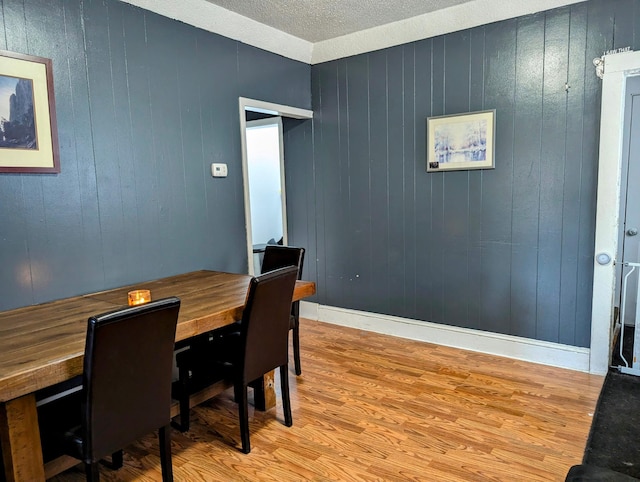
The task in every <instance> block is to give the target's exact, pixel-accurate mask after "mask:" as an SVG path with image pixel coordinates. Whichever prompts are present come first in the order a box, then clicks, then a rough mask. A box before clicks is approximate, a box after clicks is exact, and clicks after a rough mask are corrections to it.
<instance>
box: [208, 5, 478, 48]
mask: <svg viewBox="0 0 640 482" xmlns="http://www.w3.org/2000/svg"><path fill="white" fill-rule="evenodd" d="M207 1H209V2H211V3H213V4H215V5H218V6H220V7H222V8H226V9H227V10H231V11H232V12H235V13H239V14H240V15H243V16H245V17H249V18H251V19H253V20H256V21H258V22H260V23H263V24H265V25H269V26H270V27H273V28H277V29H278V30H282V31H283V32H287V33H288V34H291V35H293V36H294V37H298V38H301V39H303V40H307V41H309V42H312V43H316V42H321V41H323V40H328V39H331V38H335V37H341V36H342V35H347V34H350V33H354V32H358V31H360V30H367V29H370V28H372V27H378V26H380V25H385V24H388V23H391V22H397V21H399V20H405V19H407V18H411V17H417V16H418V15H423V14H425V13H429V12H433V11H435V10H442V9H444V8H448V7H452V6H454V5H458V4H460V3H466V2H469V1H472V0H400V1H398V0H395V1H393V0H279V1H278V0H207Z"/></svg>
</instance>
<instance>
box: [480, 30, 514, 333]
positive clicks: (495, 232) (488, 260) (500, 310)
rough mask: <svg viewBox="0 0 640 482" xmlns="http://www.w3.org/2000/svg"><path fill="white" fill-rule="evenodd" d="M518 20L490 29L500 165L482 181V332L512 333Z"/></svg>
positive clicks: (490, 94) (488, 92) (490, 99)
mask: <svg viewBox="0 0 640 482" xmlns="http://www.w3.org/2000/svg"><path fill="white" fill-rule="evenodd" d="M516 27H517V20H509V21H506V22H500V23H498V24H492V25H489V26H487V27H486V31H485V35H486V37H485V48H486V57H485V58H486V64H485V65H486V84H485V107H494V108H495V109H496V144H495V164H496V168H495V169H494V170H492V171H484V172H483V176H482V182H483V185H482V188H483V192H484V193H485V194H484V195H483V199H482V247H481V248H482V251H481V253H482V254H481V256H482V281H481V290H482V307H481V318H482V319H483V320H484V321H483V324H482V325H481V327H482V328H483V329H487V330H489V331H496V332H505V331H507V330H508V325H509V319H510V316H511V300H512V295H511V248H510V245H511V234H512V223H511V212H512V206H513V142H514V139H513V135H514V132H513V121H514V113H513V109H514V94H515V59H516V38H517V37H516Z"/></svg>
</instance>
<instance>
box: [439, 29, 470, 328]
mask: <svg viewBox="0 0 640 482" xmlns="http://www.w3.org/2000/svg"><path fill="white" fill-rule="evenodd" d="M444 41H445V73H444V78H445V82H446V83H445V92H444V99H445V113H447V114H457V113H460V112H469V92H470V68H471V59H470V44H469V42H470V35H469V32H468V31H463V32H457V33H454V34H450V35H446V36H445V38H444ZM470 176H471V171H452V172H447V173H444V175H443V182H444V193H443V203H444V204H443V213H444V233H443V241H442V243H443V247H444V256H443V260H444V266H445V270H446V272H447V276H445V277H444V278H443V280H442V283H443V285H444V321H445V322H446V323H447V324H451V325H456V326H467V324H468V319H469V313H468V304H467V293H469V292H470V290H471V286H470V285H469V271H468V266H469V242H468V240H469V192H470V191H469V178H470Z"/></svg>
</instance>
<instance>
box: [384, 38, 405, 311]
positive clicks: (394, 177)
mask: <svg viewBox="0 0 640 482" xmlns="http://www.w3.org/2000/svg"><path fill="white" fill-rule="evenodd" d="M387 69H388V73H389V75H388V79H387V82H388V84H387V89H388V90H387V92H388V96H389V97H388V104H387V105H388V117H387V119H388V123H389V124H388V125H389V127H388V142H389V144H388V146H387V148H388V153H389V171H388V175H389V178H388V183H389V232H388V234H387V236H388V240H389V248H388V251H387V253H386V255H387V260H388V263H389V277H388V278H387V283H388V287H387V289H388V293H389V303H390V309H391V312H392V313H402V312H403V310H404V304H405V299H406V298H405V297H406V286H405V282H406V278H405V276H406V272H405V265H404V263H405V246H404V242H405V240H404V225H405V213H404V125H403V123H404V95H405V92H404V51H403V48H402V47H394V48H392V49H389V50H388V51H387Z"/></svg>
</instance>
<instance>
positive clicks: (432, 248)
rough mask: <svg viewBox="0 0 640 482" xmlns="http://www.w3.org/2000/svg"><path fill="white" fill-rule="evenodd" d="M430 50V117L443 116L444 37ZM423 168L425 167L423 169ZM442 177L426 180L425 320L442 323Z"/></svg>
mask: <svg viewBox="0 0 640 482" xmlns="http://www.w3.org/2000/svg"><path fill="white" fill-rule="evenodd" d="M431 45H432V50H431V116H439V115H444V114H445V106H444V90H445V79H444V37H436V38H434V39H433V41H432V44H431ZM425 168H426V166H425ZM444 175H445V174H444V173H442V172H437V173H433V174H431V175H429V176H428V182H429V184H430V190H431V199H430V201H431V202H430V204H429V209H430V216H431V226H430V241H431V242H430V244H429V245H427V249H428V250H429V256H430V259H429V271H430V277H429V290H428V293H430V294H431V295H430V296H431V298H432V303H431V312H430V313H429V314H428V320H430V321H436V322H438V323H444V322H445V321H446V320H445V319H444V289H445V288H444V283H443V282H442V280H444V279H445V278H446V272H445V269H446V268H445V265H444V242H445V238H444Z"/></svg>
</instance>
